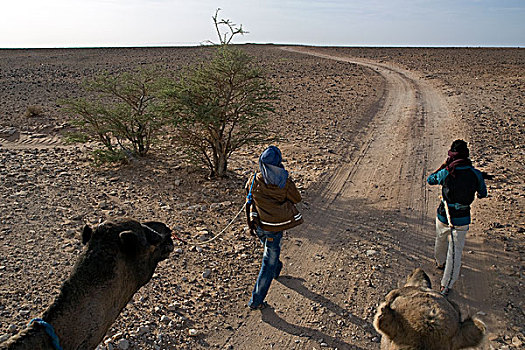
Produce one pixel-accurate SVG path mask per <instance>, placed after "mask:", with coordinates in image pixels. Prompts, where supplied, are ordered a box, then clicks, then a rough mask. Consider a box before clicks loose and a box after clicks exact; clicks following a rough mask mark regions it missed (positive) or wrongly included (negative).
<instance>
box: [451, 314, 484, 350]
mask: <svg viewBox="0 0 525 350" xmlns="http://www.w3.org/2000/svg"><path fill="white" fill-rule="evenodd" d="M486 330H487V327H486V326H485V324H484V323H483V322H482V321H481V320H479V319H476V318H474V319H473V318H471V317H469V318H467V319H466V320H465V321H463V322H461V326H460V329H459V333H458V334H457V335H456V337H455V339H454V344H458V345H459V346H460V347H458V349H463V348H470V347H476V346H478V345H479V344H481V342H482V341H483V338H484V336H485V332H486Z"/></svg>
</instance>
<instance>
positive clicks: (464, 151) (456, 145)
mask: <svg viewBox="0 0 525 350" xmlns="http://www.w3.org/2000/svg"><path fill="white" fill-rule="evenodd" d="M462 165H469V166H470V165H472V161H471V160H470V159H469V149H468V146H467V143H466V142H465V141H463V140H456V141H454V142H452V145H451V146H450V150H449V151H448V158H447V160H446V161H445V163H444V164H443V165H441V167H440V168H439V169H438V170H436V172H437V171H439V170H441V169H444V168H446V169H447V170H448V172H449V174H450V175H452V176H454V170H455V169H456V167H457V166H462Z"/></svg>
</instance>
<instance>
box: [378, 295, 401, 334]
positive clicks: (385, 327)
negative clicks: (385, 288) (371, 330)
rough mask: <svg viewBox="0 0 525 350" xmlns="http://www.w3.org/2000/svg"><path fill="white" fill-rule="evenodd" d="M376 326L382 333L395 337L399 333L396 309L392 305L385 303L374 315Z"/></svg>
mask: <svg viewBox="0 0 525 350" xmlns="http://www.w3.org/2000/svg"><path fill="white" fill-rule="evenodd" d="M373 324H374V327H375V329H376V330H377V331H378V332H379V333H381V334H384V335H386V336H387V337H389V338H390V339H393V338H394V337H395V336H396V335H397V334H398V333H399V326H400V325H399V324H398V320H397V318H396V314H395V311H394V310H392V309H391V308H390V305H389V304H387V303H383V304H382V305H381V306H380V307H379V309H378V310H377V313H376V315H375V317H374V323H373Z"/></svg>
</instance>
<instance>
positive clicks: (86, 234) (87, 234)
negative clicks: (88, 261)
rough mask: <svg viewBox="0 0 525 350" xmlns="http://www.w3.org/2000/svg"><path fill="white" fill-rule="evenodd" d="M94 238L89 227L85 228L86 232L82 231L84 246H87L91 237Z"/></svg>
mask: <svg viewBox="0 0 525 350" xmlns="http://www.w3.org/2000/svg"><path fill="white" fill-rule="evenodd" d="M92 236H93V230H92V229H91V227H89V225H86V226H84V230H83V231H82V244H86V243H87V242H89V240H90V239H91V237H92Z"/></svg>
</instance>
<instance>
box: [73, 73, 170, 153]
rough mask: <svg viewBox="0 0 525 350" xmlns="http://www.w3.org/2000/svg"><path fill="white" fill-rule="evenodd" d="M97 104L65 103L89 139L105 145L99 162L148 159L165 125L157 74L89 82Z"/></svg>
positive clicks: (124, 75)
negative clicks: (143, 157)
mask: <svg viewBox="0 0 525 350" xmlns="http://www.w3.org/2000/svg"><path fill="white" fill-rule="evenodd" d="M84 86H85V88H86V90H87V91H91V92H95V94H96V95H97V100H96V101H91V100H87V99H85V98H78V99H71V100H67V101H64V103H65V105H66V107H65V109H66V110H67V111H69V112H71V113H73V114H74V115H75V120H74V122H75V124H76V125H77V126H79V128H80V131H81V133H83V134H84V135H85V136H86V137H87V138H89V139H96V140H98V141H100V142H101V143H102V145H103V146H104V149H100V150H97V151H95V156H96V160H97V161H104V160H109V161H114V160H123V159H126V158H129V157H134V156H139V157H140V156H144V155H146V154H147V153H148V151H149V150H150V147H151V145H152V143H153V142H154V140H155V138H156V136H157V135H158V132H159V129H160V127H161V126H162V125H164V120H163V118H162V114H161V113H160V110H159V109H158V99H157V93H158V92H159V90H160V86H161V85H160V84H159V83H158V74H157V72H156V71H155V70H153V69H149V70H141V71H138V72H134V73H121V74H116V75H110V74H108V73H104V74H102V75H99V76H97V77H96V78H94V79H93V80H91V81H85V82H84Z"/></svg>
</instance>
